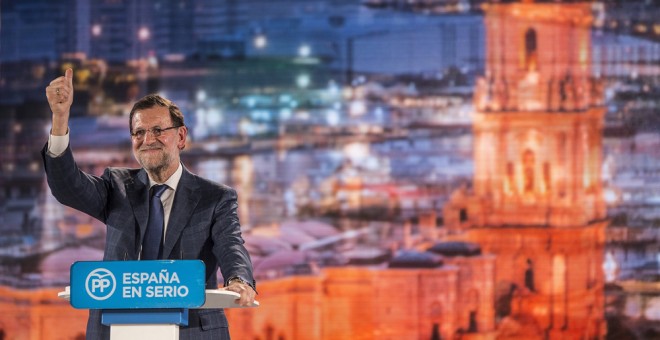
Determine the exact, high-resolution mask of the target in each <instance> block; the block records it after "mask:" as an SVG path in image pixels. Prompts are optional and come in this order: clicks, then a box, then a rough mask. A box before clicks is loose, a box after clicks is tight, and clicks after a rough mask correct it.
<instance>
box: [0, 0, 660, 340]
mask: <svg viewBox="0 0 660 340" xmlns="http://www.w3.org/2000/svg"><path fill="white" fill-rule="evenodd" d="M1 6H2V7H0V9H1V11H0V19H1V21H0V23H1V26H0V119H2V122H3V123H4V124H2V125H0V126H2V129H3V130H2V133H1V134H0V148H1V149H0V169H1V171H0V174H1V176H0V188H1V190H0V231H2V232H0V234H1V235H0V290H2V291H3V296H6V297H7V298H6V299H4V300H2V301H0V309H2V310H3V315H5V316H3V317H0V339H3V338H19V339H20V338H38V339H51V338H53V339H55V338H56V337H54V336H53V335H50V334H48V333H47V332H46V331H45V330H46V329H47V328H48V327H49V325H53V324H56V323H61V324H67V325H69V326H67V327H62V334H61V336H60V338H62V339H78V338H79V337H81V336H83V335H84V322H82V321H79V320H78V319H84V316H81V315H82V314H80V313H81V311H78V310H74V309H73V308H71V307H70V306H69V305H68V304H67V303H66V302H65V301H59V300H58V299H57V291H58V289H61V288H62V287H63V286H66V285H68V281H69V272H68V271H69V266H70V265H71V264H72V263H73V262H74V261H79V260H100V259H101V258H102V256H103V246H104V239H105V230H104V226H103V225H102V224H101V223H100V222H99V221H96V220H93V219H92V218H90V217H88V216H86V215H83V214H81V213H79V212H77V211H75V210H72V209H70V208H67V207H64V206H62V205H61V204H60V203H58V202H57V201H56V200H55V199H54V198H53V197H52V195H51V194H50V192H49V190H48V187H47V185H46V183H45V178H44V174H43V169H42V165H41V160H40V156H39V150H40V149H41V148H42V147H43V145H44V143H45V142H46V140H47V136H48V131H49V128H50V120H49V119H50V113H49V111H48V106H47V103H46V98H45V95H44V91H43V89H44V87H45V86H46V84H47V83H48V81H50V79H53V78H54V77H57V76H59V75H60V74H61V73H62V72H63V70H64V69H66V68H68V67H72V68H73V69H74V88H75V90H76V93H75V99H74V106H73V108H72V119H71V122H70V131H71V146H72V148H73V150H74V153H75V156H76V161H77V165H78V166H79V167H80V168H81V169H82V170H84V171H86V172H89V173H92V174H100V173H102V171H103V169H104V168H106V167H108V166H128V167H137V166H138V165H137V163H136V162H135V160H134V159H133V156H132V155H131V152H130V138H129V134H128V115H127V114H128V111H129V110H130V107H131V106H132V103H133V102H134V101H135V100H137V99H138V98H140V97H141V96H143V95H145V94H147V93H159V94H161V95H163V96H166V97H168V98H170V99H172V100H173V101H174V102H176V103H177V104H178V105H179V106H180V107H181V109H182V111H183V113H184V116H185V121H186V125H187V126H188V128H189V131H190V133H189V140H188V141H187V145H186V150H185V152H183V153H182V155H181V156H182V162H183V163H184V165H185V166H186V167H187V168H188V169H190V170H191V171H192V172H195V173H197V174H199V175H200V176H203V177H205V178H209V179H211V180H213V181H216V182H219V183H224V184H227V185H229V186H231V187H233V188H235V189H236V190H237V192H238V195H239V196H238V204H239V211H238V213H239V218H240V221H241V225H242V228H243V229H242V230H243V236H244V238H245V240H246V247H247V248H248V250H249V251H250V254H251V257H252V260H253V263H254V267H255V277H256V279H257V285H258V287H259V288H258V290H259V296H258V299H259V301H260V302H261V306H260V307H259V308H257V309H252V310H227V315H228V319H229V321H230V329H231V332H232V335H233V336H234V337H236V338H238V339H242V338H251V339H333V338H364V339H381V338H384V339H401V338H405V339H459V338H460V339H646V338H653V337H654V336H656V335H658V334H660V289H659V288H658V286H657V282H658V280H659V279H660V271H659V270H658V268H659V265H658V264H659V263H660V262H659V261H660V247H659V246H658V238H659V236H660V232H659V231H658V228H660V222H658V221H660V214H659V213H658V211H660V210H659V209H660V199H659V197H660V184H659V183H660V177H659V176H658V174H660V154H659V153H658V151H657V150H660V148H659V147H660V133H658V132H657V131H658V130H657V129H658V128H659V127H660V120H659V119H658V118H657V117H658V115H657V110H658V107H660V106H659V104H658V102H657V98H658V96H657V95H658V94H660V81H658V80H659V79H660V68H659V67H658V62H660V40H658V39H657V38H656V36H655V33H653V30H654V25H660V24H656V23H655V22H654V21H653V19H652V18H650V17H649V16H648V15H646V14H644V15H641V14H640V15H637V16H636V13H638V12H639V11H637V10H636V9H637V8H645V9H647V10H648V12H649V13H655V12H654V11H657V10H658V7H657V5H656V4H654V3H649V2H646V3H644V2H642V1H640V2H635V3H627V4H625V3H621V2H615V1H604V2H597V1H559V2H557V1H453V0H448V1H412V2H411V1H408V2H404V1H357V0H355V1H351V0H341V1H330V0H316V1H293V0H291V1H276V2H272V1H262V0H249V1H234V0H225V1H210V0H180V1H162V0H149V1H122V0H120V1H115V0H113V1H110V0H103V1H91V0H62V1H45V0H23V1H3V2H2V3H1ZM626 22H628V24H626ZM642 25H643V26H644V27H645V28H646V30H647V31H643V28H642ZM659 32H660V31H659ZM659 34H660V33H659ZM411 301H412V302H411ZM83 314H84V313H83Z"/></svg>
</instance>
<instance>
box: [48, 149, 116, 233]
mask: <svg viewBox="0 0 660 340" xmlns="http://www.w3.org/2000/svg"><path fill="white" fill-rule="evenodd" d="M47 148H48V146H47V145H46V146H45V147H44V148H43V149H42V150H41V155H42V158H43V160H44V167H45V170H46V180H47V182H48V186H49V187H50V190H51V192H52V193H53V196H55V198H56V199H57V200H58V201H59V202H60V203H62V204H64V205H66V206H69V207H71V208H74V209H76V210H79V211H82V212H84V213H86V214H88V215H90V216H92V217H94V218H96V219H98V220H100V221H102V222H105V219H106V205H107V201H108V193H109V181H108V180H106V179H105V178H103V177H98V176H94V175H90V174H87V173H85V172H83V171H82V170H80V169H79V168H78V166H77V165H76V162H75V160H74V159H73V153H72V152H71V147H70V146H68V147H67V148H66V150H65V151H64V153H63V154H62V155H60V156H58V157H51V156H49V155H48V153H47ZM106 175H107V170H106V173H105V174H104V176H106Z"/></svg>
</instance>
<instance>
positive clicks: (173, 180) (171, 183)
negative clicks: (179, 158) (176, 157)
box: [149, 163, 183, 191]
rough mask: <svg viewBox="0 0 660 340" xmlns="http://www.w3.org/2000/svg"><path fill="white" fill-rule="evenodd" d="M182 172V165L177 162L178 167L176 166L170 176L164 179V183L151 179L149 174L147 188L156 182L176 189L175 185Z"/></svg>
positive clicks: (177, 183)
mask: <svg viewBox="0 0 660 340" xmlns="http://www.w3.org/2000/svg"><path fill="white" fill-rule="evenodd" d="M182 174H183V165H181V163H179V167H178V168H176V171H175V172H174V173H173V174H172V176H170V178H168V179H167V181H165V183H158V182H156V181H154V180H153V179H151V176H149V188H151V187H153V186H154V185H156V184H166V185H167V186H168V187H170V189H172V190H174V191H176V187H177V186H178V185H179V180H181V175H182Z"/></svg>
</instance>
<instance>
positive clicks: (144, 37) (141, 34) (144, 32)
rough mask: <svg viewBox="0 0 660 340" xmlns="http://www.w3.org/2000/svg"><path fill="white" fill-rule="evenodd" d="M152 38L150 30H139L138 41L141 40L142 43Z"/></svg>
mask: <svg viewBox="0 0 660 340" xmlns="http://www.w3.org/2000/svg"><path fill="white" fill-rule="evenodd" d="M150 36H151V32H149V28H147V27H140V29H139V30H138V39H140V40H141V41H145V40H147V39H149V37H150Z"/></svg>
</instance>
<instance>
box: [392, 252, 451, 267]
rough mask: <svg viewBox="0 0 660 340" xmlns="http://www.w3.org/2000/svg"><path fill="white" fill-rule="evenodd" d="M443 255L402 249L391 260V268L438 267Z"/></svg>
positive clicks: (440, 264)
mask: <svg viewBox="0 0 660 340" xmlns="http://www.w3.org/2000/svg"><path fill="white" fill-rule="evenodd" d="M440 266H442V257H441V256H438V255H435V254H431V253H428V252H419V251H415V250H401V251H399V252H397V253H396V255H395V256H394V257H393V258H392V260H390V263H389V266H388V267H389V268H437V267H440Z"/></svg>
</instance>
